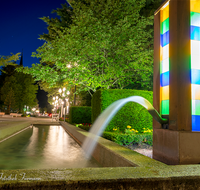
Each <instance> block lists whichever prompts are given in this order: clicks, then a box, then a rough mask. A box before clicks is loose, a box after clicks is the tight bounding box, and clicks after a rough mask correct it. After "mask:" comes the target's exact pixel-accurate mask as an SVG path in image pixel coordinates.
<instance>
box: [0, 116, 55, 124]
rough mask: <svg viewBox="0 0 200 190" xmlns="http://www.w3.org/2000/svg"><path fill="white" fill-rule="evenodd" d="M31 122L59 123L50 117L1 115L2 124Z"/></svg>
mask: <svg viewBox="0 0 200 190" xmlns="http://www.w3.org/2000/svg"><path fill="white" fill-rule="evenodd" d="M20 121H21V122H27V121H28V122H30V123H31V124H59V122H56V121H55V119H54V120H53V122H52V119H51V118H50V117H9V118H8V117H0V126H1V122H3V123H5V122H8V123H12V122H20Z"/></svg>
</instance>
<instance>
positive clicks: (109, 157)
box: [61, 122, 137, 167]
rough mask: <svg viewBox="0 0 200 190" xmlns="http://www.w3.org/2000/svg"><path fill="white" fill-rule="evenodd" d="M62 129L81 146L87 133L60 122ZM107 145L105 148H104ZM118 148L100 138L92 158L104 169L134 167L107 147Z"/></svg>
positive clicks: (114, 144)
mask: <svg viewBox="0 0 200 190" xmlns="http://www.w3.org/2000/svg"><path fill="white" fill-rule="evenodd" d="M61 124H62V126H63V127H64V129H65V130H66V131H67V133H68V134H70V135H71V136H72V137H73V138H74V139H75V140H76V141H77V142H78V143H79V144H80V145H82V144H83V142H84V140H85V138H86V137H87V135H88V133H87V132H86V131H84V130H82V129H80V128H77V127H75V126H73V125H70V124H68V123H65V122H61ZM106 145H107V146H106ZM110 146H112V148H113V147H116V148H117V147H118V146H119V145H117V144H116V143H113V142H111V141H108V140H106V139H102V138H101V137H100V140H99V142H98V143H97V145H96V148H95V150H94V152H93V154H92V156H93V157H94V158H95V160H97V161H98V162H99V163H100V164H101V165H102V166H104V167H135V166H137V164H134V163H132V162H130V161H129V160H127V159H125V158H124V157H122V156H120V155H118V154H116V152H115V151H112V149H110V148H109V147H110Z"/></svg>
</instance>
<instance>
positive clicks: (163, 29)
mask: <svg viewBox="0 0 200 190" xmlns="http://www.w3.org/2000/svg"><path fill="white" fill-rule="evenodd" d="M168 30H169V18H167V19H166V20H165V21H163V22H162V23H161V26H160V34H164V33H165V32H167V31H168Z"/></svg>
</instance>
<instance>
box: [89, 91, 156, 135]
mask: <svg viewBox="0 0 200 190" xmlns="http://www.w3.org/2000/svg"><path fill="white" fill-rule="evenodd" d="M130 96H142V97H144V98H146V99H147V100H148V101H149V102H151V103H153V92H151V91H143V90H130V89H108V90H97V91H96V92H95V93H94V95H93V98H92V123H93V122H94V121H95V119H96V118H97V117H98V116H99V115H100V113H102V112H103V111H104V110H105V109H106V108H107V107H108V106H109V105H110V104H112V103H113V102H115V101H117V100H119V99H123V98H127V97H130ZM152 122H153V119H152V116H151V115H150V114H149V112H148V111H147V110H146V109H145V108H144V107H143V106H141V105H139V104H137V103H134V102H129V103H127V104H125V105H124V106H123V107H122V108H121V109H120V110H119V111H118V113H117V114H116V115H115V116H114V118H113V119H112V120H111V122H110V123H109V125H108V126H107V128H106V130H105V131H113V128H114V127H119V129H120V131H122V132H124V131H125V129H126V127H127V126H128V125H130V126H131V127H132V128H134V129H136V130H138V131H139V133H141V132H142V131H143V128H149V129H152Z"/></svg>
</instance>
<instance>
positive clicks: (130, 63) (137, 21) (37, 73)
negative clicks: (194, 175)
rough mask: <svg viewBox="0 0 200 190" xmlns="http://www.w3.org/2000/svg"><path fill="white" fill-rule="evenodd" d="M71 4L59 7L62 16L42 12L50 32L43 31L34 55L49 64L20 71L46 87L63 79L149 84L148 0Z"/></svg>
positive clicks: (91, 84) (93, 84)
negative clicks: (57, 17) (41, 82)
mask: <svg viewBox="0 0 200 190" xmlns="http://www.w3.org/2000/svg"><path fill="white" fill-rule="evenodd" d="M71 5H72V7H73V13H72V9H70V8H69V7H64V8H63V10H64V9H65V8H66V9H68V11H65V12H63V11H61V10H62V9H60V10H59V11H60V12H59V11H58V10H57V13H59V14H60V15H61V19H60V21H59V20H58V19H53V20H52V19H51V20H50V19H47V18H43V20H44V21H45V22H47V24H49V27H48V29H49V34H47V35H43V36H41V38H42V39H45V40H46V42H45V43H44V45H43V46H41V47H39V48H38V49H37V51H36V52H35V53H33V56H34V57H38V58H40V59H41V63H47V64H46V65H43V64H34V65H33V67H32V68H31V69H28V68H26V69H25V70H24V72H25V73H29V74H32V75H33V76H34V77H35V78H36V80H41V81H45V82H47V83H48V84H49V85H50V87H51V86H54V85H56V84H57V83H58V82H64V83H65V82H67V83H68V85H69V86H74V85H79V87H80V88H79V89H80V90H88V91H91V90H92V91H96V89H97V88H99V87H100V88H106V89H108V88H124V87H126V86H128V85H130V84H136V83H140V84H141V86H143V88H145V89H151V87H152V73H153V27H152V25H153V16H147V17H145V16H143V15H144V14H143V13H142V11H143V10H144V8H145V6H147V5H146V0H140V1H137V0H126V1H121V0H94V1H90V0H79V1H75V0H72V1H71ZM61 13H62V14H61ZM65 13H66V14H65ZM64 15H66V17H64ZM48 63H49V64H48Z"/></svg>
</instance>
